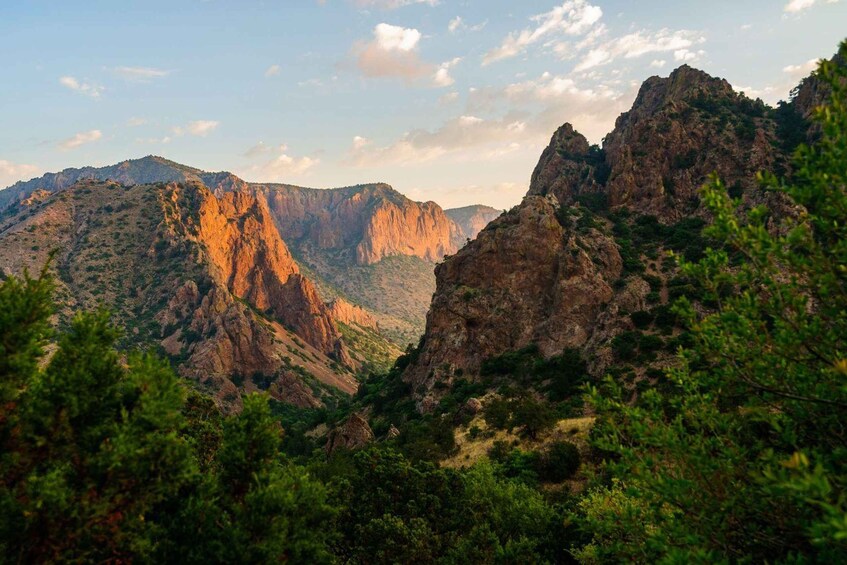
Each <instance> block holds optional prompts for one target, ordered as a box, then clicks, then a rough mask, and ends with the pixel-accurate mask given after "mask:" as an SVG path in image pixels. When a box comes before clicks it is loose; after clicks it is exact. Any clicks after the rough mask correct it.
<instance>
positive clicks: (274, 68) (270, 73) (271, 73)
mask: <svg viewBox="0 0 847 565" xmlns="http://www.w3.org/2000/svg"><path fill="white" fill-rule="evenodd" d="M281 70H282V68H281V67H280V66H279V65H271V66H270V67H268V68H267V70H265V78H270V77H275V76H277V75H279V73H280V71H281Z"/></svg>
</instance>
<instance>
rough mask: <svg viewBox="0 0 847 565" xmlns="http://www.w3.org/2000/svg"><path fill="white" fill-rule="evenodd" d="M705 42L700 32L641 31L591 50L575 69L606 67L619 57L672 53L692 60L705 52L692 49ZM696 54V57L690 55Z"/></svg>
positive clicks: (678, 58)
mask: <svg viewBox="0 0 847 565" xmlns="http://www.w3.org/2000/svg"><path fill="white" fill-rule="evenodd" d="M705 41H706V39H705V37H703V36H702V35H701V34H700V33H699V32H695V31H690V30H684V29H683V30H675V31H674V30H670V29H667V28H665V29H660V30H659V31H657V32H649V31H647V30H639V31H636V32H633V33H629V34H627V35H624V36H621V37H616V38H613V39H611V40H608V41H606V42H604V43H602V44H600V45H598V46H597V47H594V48H593V49H591V50H590V51H589V52H588V53H587V54H586V55H584V56H583V58H582V60H581V61H580V62H579V63H578V64H577V66H576V67H575V69H574V70H575V71H576V72H582V71H587V70H589V69H592V68H594V67H598V66H601V65H606V64H609V63H611V62H612V61H614V60H616V59H618V58H621V57H623V58H625V59H632V58H635V57H640V56H642V55H646V54H648V53H662V52H673V54H674V58H675V59H677V60H683V61H690V60H693V58H696V57H697V56H699V55H702V54H703V53H702V51H699V52H696V53H695V52H693V51H691V50H689V48H690V47H693V46H694V45H698V44H701V43H704V42H705ZM690 53H693V56H692V55H690Z"/></svg>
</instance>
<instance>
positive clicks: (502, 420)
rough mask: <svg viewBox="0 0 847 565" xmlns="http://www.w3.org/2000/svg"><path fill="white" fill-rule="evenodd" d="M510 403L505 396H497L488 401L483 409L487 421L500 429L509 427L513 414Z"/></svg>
mask: <svg viewBox="0 0 847 565" xmlns="http://www.w3.org/2000/svg"><path fill="white" fill-rule="evenodd" d="M509 404H510V403H509V401H508V400H506V399H504V398H495V399H493V400H490V401H488V403H487V404H486V405H485V408H483V411H482V414H483V417H484V418H485V423H486V424H488V425H489V426H491V427H492V428H495V429H498V430H505V429H506V428H508V427H509V421H510V419H511V415H512V411H511V408H510V406H509Z"/></svg>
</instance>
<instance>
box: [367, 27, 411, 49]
mask: <svg viewBox="0 0 847 565" xmlns="http://www.w3.org/2000/svg"><path fill="white" fill-rule="evenodd" d="M374 39H375V41H376V44H377V45H378V46H379V48H380V49H384V50H385V51H403V52H406V51H411V50H413V49H414V48H415V47H417V46H418V43H419V42H420V40H421V32H419V31H418V30H416V29H413V28H404V27H399V26H393V25H390V24H386V23H381V24H378V25H377V26H376V28H374Z"/></svg>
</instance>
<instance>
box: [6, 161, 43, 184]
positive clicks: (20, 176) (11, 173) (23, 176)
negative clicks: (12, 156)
mask: <svg viewBox="0 0 847 565" xmlns="http://www.w3.org/2000/svg"><path fill="white" fill-rule="evenodd" d="M39 172H40V171H39V168H38V167H36V166H35V165H25V164H23V163H13V162H12V161H7V160H5V159H0V188H2V187H5V186H11V185H12V184H14V183H16V182H18V181H19V180H29V179H31V178H33V177H35V175H37V174H38V173H39Z"/></svg>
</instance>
